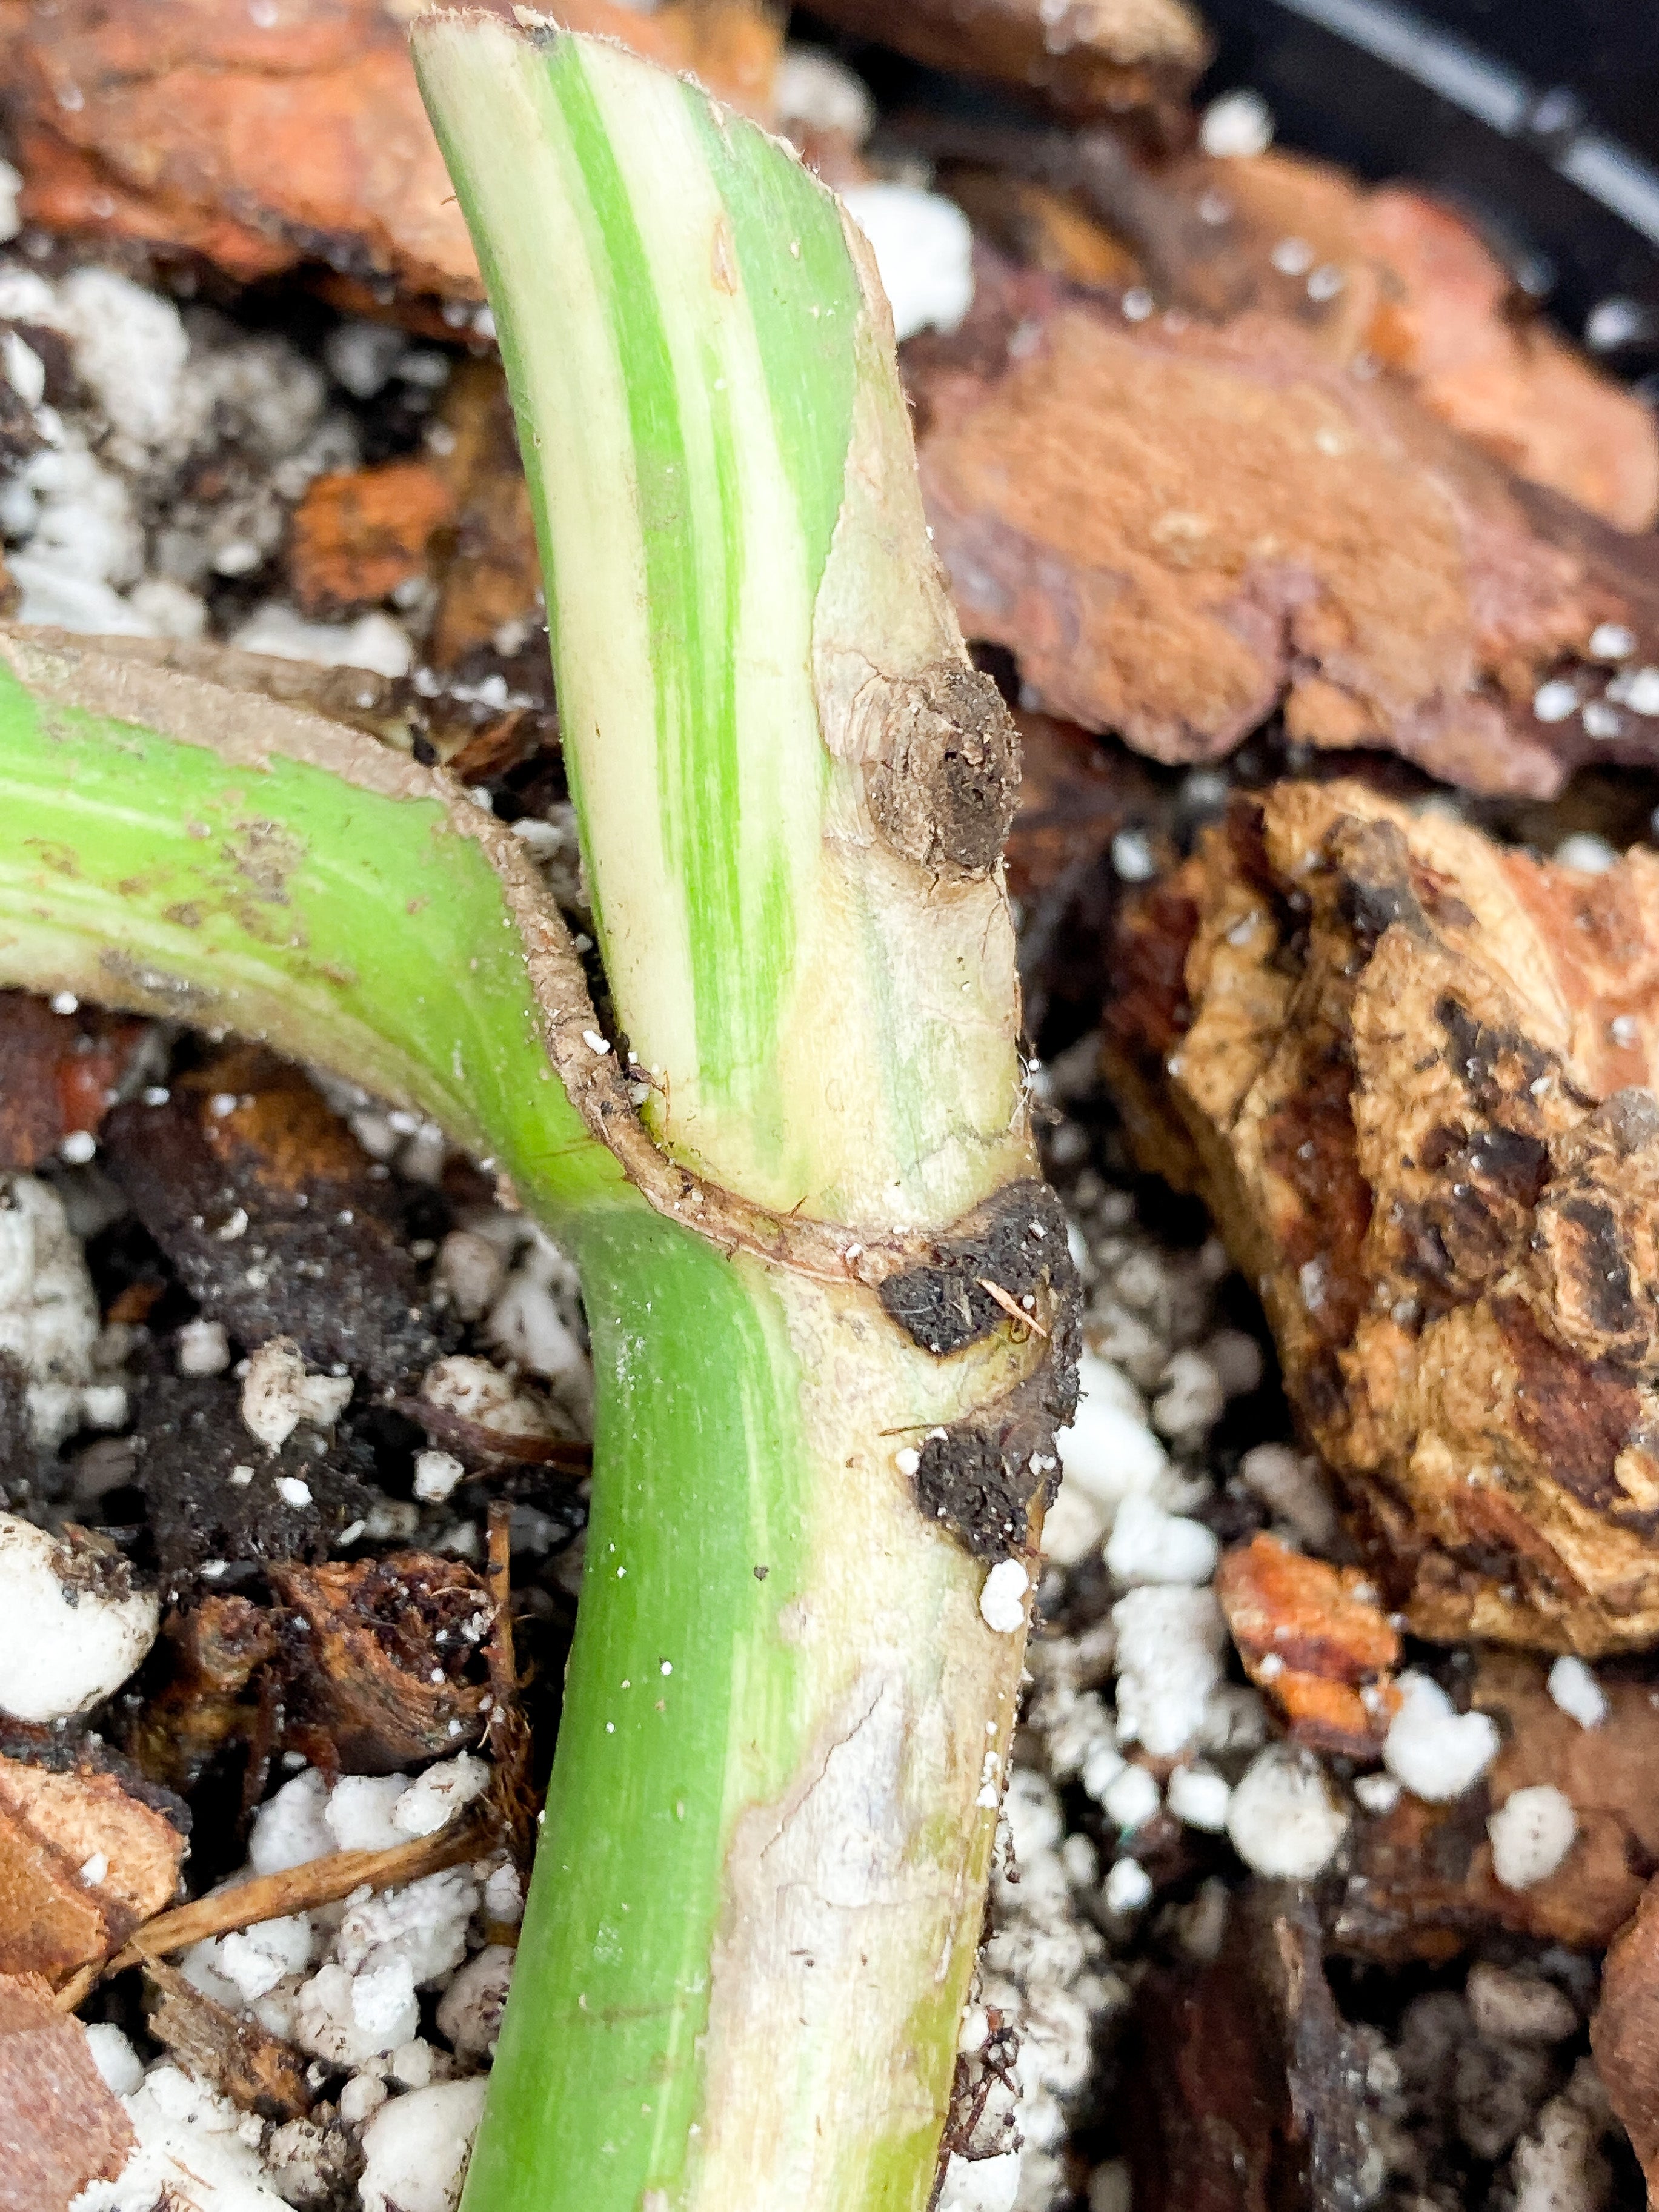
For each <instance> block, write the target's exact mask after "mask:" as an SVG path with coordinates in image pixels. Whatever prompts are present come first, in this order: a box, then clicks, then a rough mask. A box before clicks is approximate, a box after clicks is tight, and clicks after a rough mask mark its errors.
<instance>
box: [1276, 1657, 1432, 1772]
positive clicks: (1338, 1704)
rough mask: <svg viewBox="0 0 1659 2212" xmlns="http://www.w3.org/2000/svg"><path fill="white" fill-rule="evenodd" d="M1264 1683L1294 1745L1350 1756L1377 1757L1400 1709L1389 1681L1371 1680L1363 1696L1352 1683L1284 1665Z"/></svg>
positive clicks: (1396, 1691)
mask: <svg viewBox="0 0 1659 2212" xmlns="http://www.w3.org/2000/svg"><path fill="white" fill-rule="evenodd" d="M1266 1687H1267V1690H1268V1692H1269V1693H1270V1695H1271V1696H1272V1698H1273V1703H1274V1704H1275V1705H1277V1706H1278V1707H1279V1711H1280V1712H1281V1713H1282V1714H1283V1715H1284V1718H1285V1727H1286V1729H1288V1730H1289V1731H1290V1733H1291V1735H1293V1736H1294V1737H1295V1738H1296V1740H1297V1742H1298V1743H1305V1744H1306V1745H1308V1746H1309V1747H1310V1749H1311V1750H1314V1751H1338V1752H1341V1753H1344V1754H1345V1755H1346V1757H1347V1758H1350V1759H1375V1758H1376V1755H1377V1753H1379V1752H1380V1751H1381V1749H1382V1747H1383V1737H1384V1736H1385V1735H1387V1734H1388V1730H1389V1722H1390V1721H1391V1720H1392V1719H1393V1718H1394V1716H1395V1713H1396V1712H1397V1711H1399V1709H1400V1702H1401V1699H1400V1692H1399V1691H1398V1690H1397V1689H1396V1688H1395V1686H1394V1684H1393V1683H1392V1682H1377V1683H1374V1684H1370V1685H1369V1686H1368V1692H1367V1695H1366V1696H1362V1695H1361V1694H1360V1692H1358V1690H1356V1689H1355V1687H1354V1686H1353V1684H1352V1682H1334V1681H1332V1680H1331V1679H1330V1677H1329V1676H1328V1675H1326V1674H1303V1673H1301V1672H1299V1671H1298V1670H1297V1668H1292V1667H1287V1668H1285V1672H1284V1673H1283V1674H1279V1675H1276V1676H1275V1677H1274V1679H1273V1680H1272V1681H1271V1682H1269V1683H1267V1685H1266Z"/></svg>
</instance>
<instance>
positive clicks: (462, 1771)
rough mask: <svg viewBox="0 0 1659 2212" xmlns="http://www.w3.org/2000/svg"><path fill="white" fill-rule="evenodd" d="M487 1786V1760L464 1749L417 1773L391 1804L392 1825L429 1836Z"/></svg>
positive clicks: (403, 1832)
mask: <svg viewBox="0 0 1659 2212" xmlns="http://www.w3.org/2000/svg"><path fill="white" fill-rule="evenodd" d="M488 1788H489V1761H488V1760H487V1759H475V1758H474V1757H473V1756H472V1754H471V1752H467V1751H464V1752H462V1753H460V1755H459V1758H456V1759H441V1760H440V1761H439V1763H438V1764H437V1765H435V1766H428V1768H427V1770H426V1771H425V1772H424V1773H423V1774H417V1775H416V1778H415V1779H414V1781H413V1782H411V1783H410V1785H409V1787H408V1789H407V1790H404V1792H403V1794H402V1796H399V1797H398V1801H397V1802H396V1803H395V1804H394V1805H393V1806H392V1826H393V1827H394V1828H395V1829H397V1831H398V1833H399V1834H400V1835H402V1836H405V1837H408V1836H430V1835H434V1834H435V1833H436V1832H437V1831H438V1830H439V1829H440V1828H441V1827H442V1826H443V1825H444V1823H445V1822H446V1821H447V1820H453V1817H454V1816H455V1814H457V1813H459V1811H460V1810H461V1808H462V1807H463V1806H464V1805H470V1804H471V1802H472V1801H473V1799H474V1798H475V1797H478V1796H482V1795H483V1792H484V1791H485V1790H487V1789H488Z"/></svg>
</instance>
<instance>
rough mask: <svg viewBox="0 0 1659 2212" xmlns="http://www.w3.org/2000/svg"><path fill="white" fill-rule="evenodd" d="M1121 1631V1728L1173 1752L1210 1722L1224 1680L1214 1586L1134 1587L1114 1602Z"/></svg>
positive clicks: (1166, 1753) (1123, 1736)
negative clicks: (1215, 1693)
mask: <svg viewBox="0 0 1659 2212" xmlns="http://www.w3.org/2000/svg"><path fill="white" fill-rule="evenodd" d="M1112 1623H1113V1626H1114V1627H1115V1629H1116V1631H1117V1670H1118V1681H1117V1733H1118V1740H1119V1741H1120V1742H1122V1743H1140V1744H1144V1745H1145V1746H1146V1749H1147V1750H1148V1751H1149V1752H1150V1753H1152V1756H1153V1758H1154V1759H1173V1758H1174V1757H1175V1756H1176V1753H1178V1752H1182V1751H1184V1750H1185V1749H1186V1747H1187V1746H1188V1744H1189V1743H1191V1742H1192V1741H1193V1740H1194V1738H1195V1737H1196V1736H1197V1735H1199V1733H1200V1730H1201V1729H1202V1728H1203V1726H1204V1720H1205V1710H1206V1706H1207V1705H1208V1704H1209V1700H1210V1693H1211V1692H1212V1690H1214V1689H1215V1688H1216V1687H1217V1686H1218V1684H1219V1683H1220V1680H1221V1654H1222V1650H1223V1649H1224V1647H1225V1639H1226V1626H1225V1622H1224V1621H1223V1620H1222V1617H1221V1607H1220V1606H1219V1605H1218V1603H1217V1602H1216V1599H1215V1595H1214V1593H1213V1591H1211V1590H1207V1589H1172V1588H1162V1589H1159V1588H1149V1589H1136V1590H1131V1591H1130V1592H1129V1594H1128V1595H1127V1597H1122V1598H1120V1599H1119V1600H1118V1601H1117V1603H1116V1604H1115V1606H1114V1607H1112Z"/></svg>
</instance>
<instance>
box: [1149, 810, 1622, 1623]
mask: <svg viewBox="0 0 1659 2212" xmlns="http://www.w3.org/2000/svg"><path fill="white" fill-rule="evenodd" d="M1159 921H1161V923H1162V925H1164V927H1165V931H1166V933H1165V935H1164V939H1163V941H1162V942H1160V933H1159V928H1158V926H1155V925H1156V923H1157V922H1159ZM1141 925H1142V926H1141V927H1139V929H1138V930H1132V931H1131V932H1130V933H1128V934H1127V936H1126V938H1125V939H1124V941H1123V944H1122V946H1121V958H1122V969H1121V972H1122V975H1123V979H1124V987H1123V988H1122V989H1121V990H1120V992H1119V993H1118V994H1117V996H1116V998H1115V1001H1114V1004H1113V1006H1112V1007H1111V1008H1110V1009H1109V1014H1108V1026H1109V1033H1110V1038H1111V1043H1110V1048H1109V1058H1110V1061H1111V1066H1112V1071H1113V1073H1114V1074H1115V1079H1116V1081H1117V1083H1118V1085H1119V1088H1120V1090H1121V1091H1122V1092H1124V1093H1125V1095H1126V1096H1127V1097H1128V1098H1129V1100H1130V1102H1131V1108H1130V1118H1131V1124H1132V1127H1133V1130H1134V1131H1135V1133H1136V1136H1137V1139H1138V1141H1139V1139H1141V1138H1142V1137H1143V1136H1144V1134H1145V1133H1146V1132H1148V1131H1157V1132H1158V1134H1157V1136H1156V1137H1155V1139H1154V1141H1153V1142H1152V1144H1150V1145H1145V1146H1143V1151H1144V1153H1145V1156H1146V1157H1147V1158H1149V1159H1153V1160H1156V1162H1157V1163H1158V1164H1160V1165H1161V1166H1163V1167H1164V1169H1165V1170H1166V1171H1169V1170H1173V1171H1175V1172H1176V1176H1177V1177H1178V1179H1182V1180H1184V1181H1185V1182H1188V1184H1189V1185H1190V1186H1191V1187H1193V1188H1197V1189H1199V1190H1200V1191H1201V1192H1202V1194H1204V1195H1205V1196H1206V1199H1207V1200H1208V1201H1209V1202H1210V1204H1211V1206H1212V1208H1213V1209H1214V1211H1215V1212H1216V1213H1217V1216H1218V1219H1219V1221H1220V1223H1221V1225H1222V1228H1223V1231H1224V1234H1225V1236H1226V1237H1227V1240H1228V1242H1229V1244H1230V1245H1231V1249H1232V1250H1233V1252H1234V1254H1235V1256H1236V1257H1237V1259H1238V1261H1239V1262H1240V1264H1241V1265H1242V1266H1243V1267H1245V1268H1246V1269H1247V1270H1248V1272H1249V1274H1250V1275H1251V1277H1252V1278H1253V1279H1255V1282H1256V1283H1257V1284H1258V1285H1259V1287H1260V1289H1261V1295H1262V1297H1263V1300H1264V1303H1265V1304H1266V1307H1267V1314H1268V1317H1269V1319H1270V1321H1271V1322H1272V1324H1273V1331H1274V1334H1275V1337H1276V1338H1277V1340H1278V1344H1279V1354H1280V1358H1281V1360H1282V1363H1283V1365H1284V1370H1285V1381H1286V1386H1287V1388H1288V1389H1289V1392H1290V1395H1291V1399H1292V1401H1293V1403H1294V1405H1295V1407H1296V1409H1297V1414H1298V1417H1299V1419H1300V1420H1301V1423H1302V1425H1303V1426H1304V1430H1305V1431H1306V1432H1307V1434H1308V1436H1309V1437H1310V1440H1311V1441H1312V1442H1313V1443H1316V1445H1317V1447H1318V1449H1320V1451H1321V1452H1322V1454H1323V1455H1324V1456H1325V1458H1326V1460H1327V1461H1328V1462H1329V1464H1330V1465H1331V1467H1332V1468H1334V1470H1335V1472H1336V1473H1337V1474H1338V1475H1339V1476H1340V1478H1341V1480H1342V1481H1343V1482H1344V1484H1345V1485H1346V1489H1347V1492H1348V1495H1349V1498H1350V1501H1351V1504H1352V1508H1353V1511H1354V1515H1355V1520H1356V1526H1357V1528H1358V1532H1359V1533H1360V1534H1361V1535H1362V1537H1363V1539H1364V1541H1365V1542H1366V1544H1367V1546H1368V1547H1369V1548H1370V1553H1371V1554H1372V1556H1373V1559H1374V1561H1375V1563H1376V1570H1377V1572H1378V1574H1379V1577H1380V1579H1382V1580H1383V1583H1384V1586H1385V1588H1386V1589H1388V1591H1389V1596H1390V1600H1391V1601H1392V1602H1393V1603H1394V1604H1395V1605H1396V1606H1398V1607H1403V1609H1404V1610H1405V1611H1406V1612H1407V1614H1408V1615H1409V1618H1410V1621H1411V1625H1412V1626H1413V1628H1414V1629H1415V1630H1416V1631H1417V1632H1419V1634H1422V1635H1426V1636H1431V1637H1437V1638H1460V1637H1463V1636H1467V1635H1471V1634H1473V1635H1477V1636H1481V1637H1486V1638H1493V1639H1495V1640H1498V1641H1502V1642H1507V1643H1520V1644H1534V1645H1536V1646H1538V1647H1540V1648H1542V1649H1546V1650H1580V1651H1583V1652H1585V1653H1589V1654H1594V1653H1596V1652H1603V1651H1611V1650H1634V1649H1641V1648H1644V1647H1645V1646H1646V1645H1648V1644H1652V1643H1653V1642H1655V1641H1656V1640H1659V1361H1656V1358H1655V1354H1656V1351H1659V1322H1656V1318H1655V1316H1656V1302H1659V1257H1656V1253H1655V1249H1654V1246H1653V1243H1652V1237H1651V1232H1650V1227H1649V1223H1650V1209H1651V1207H1652V1206H1653V1205H1654V1204H1655V1202H1656V1200H1659V1101H1656V1098H1655V1097H1654V1094H1653V1091H1652V1088H1651V1083H1652V1079H1653V1073H1654V1059H1653V1057H1652V1055H1655V1054H1659V859H1656V857H1655V855H1654V854H1651V853H1649V852H1646V851H1644V850H1642V849H1639V848H1638V849H1636V850H1633V851H1632V853H1631V854H1629V855H1628V856H1627V857H1626V859H1625V860H1623V861H1622V862H1621V863H1620V864H1619V866H1616V867H1614V868H1613V869H1610V870H1609V871H1608V872H1607V873H1606V874H1605V875H1601V876H1588V875H1583V874H1579V873H1576V872H1573V871H1571V870H1570V869H1566V868H1559V867H1554V866H1548V865H1547V864H1544V863H1541V862H1540V861H1537V860H1533V859H1531V858H1530V857H1529V856H1528V855H1527V854H1524V853H1521V852H1515V851H1504V850H1502V849H1501V848H1498V846H1496V845H1495V844H1493V843H1492V842H1491V841H1490V840H1489V839H1487V838H1486V837H1485V836H1482V835H1481V834H1480V832H1479V831H1478V830H1475V829H1471V828H1469V827H1468V826H1467V825H1466V824H1464V823H1460V822H1457V821H1455V820H1451V819H1449V818H1448V817H1444V816H1443V815H1439V814H1430V813H1424V814H1421V815H1417V816H1413V814H1411V813H1410V812H1409V811H1407V809H1406V808H1404V807H1402V806H1400V805H1395V804H1393V803H1392V802H1390V801H1389V800H1386V799H1381V798H1378V797H1377V796H1376V794H1375V793H1371V792H1370V791H1367V790H1365V789H1364V788H1362V787H1359V786H1358V785H1355V784H1349V783H1338V784H1332V785H1328V786H1323V787H1316V786H1313V785H1297V784H1285V785H1280V786H1278V787H1275V788H1274V789H1273V790H1272V791H1270V792H1268V793H1267V794H1266V795H1265V796H1264V797H1263V798H1262V799H1261V800H1260V801H1259V802H1257V801H1254V800H1251V801H1244V800H1240V801H1238V802H1237V803H1236V805H1235V807H1234V810H1233V811H1232V813H1231V816H1230V817H1229V820H1228V823H1227V824H1226V825H1225V827H1222V828H1218V829H1212V830H1209V831H1206V833H1205V834H1204V836H1202V837H1201V839H1200V845H1199V849H1198V851H1197V853H1196V854H1195V855H1194V858H1193V860H1191V861H1189V862H1188V863H1187V864H1186V866H1184V867H1183V868H1182V870H1181V871H1180V872H1178V874H1177V876H1176V878H1174V879H1173V880H1172V882H1171V884H1170V885H1169V886H1167V887H1166V889H1165V890H1164V894H1163V896H1162V897H1161V899H1160V900H1159V902H1158V903H1157V905H1156V907H1155V908H1153V907H1151V906H1149V907H1148V908H1144V909H1143V912H1142V915H1141ZM1168 930H1173V931H1174V932H1175V933H1176V937H1177V938H1178V939H1182V940H1183V941H1180V942H1179V943H1178V944H1177V943H1176V942H1173V941H1170V938H1169V936H1168V934H1167V931H1168ZM1177 964H1178V966H1179V971H1180V975H1181V980H1182V994H1181V998H1180V1000H1179V1003H1178V1004H1176V1005H1175V1006H1173V1007H1170V1005H1169V1003H1168V1000H1167V995H1166V996H1165V997H1164V999H1163V1000H1160V995H1159V994H1160V991H1161V990H1164V988H1165V987H1166V986H1167V983H1168V980H1169V978H1170V975H1172V973H1173V972H1175V970H1176V966H1177ZM1149 976H1152V977H1153V978H1155V979H1156V980H1155V981H1150V982H1149V981H1147V978H1148V977H1149Z"/></svg>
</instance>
